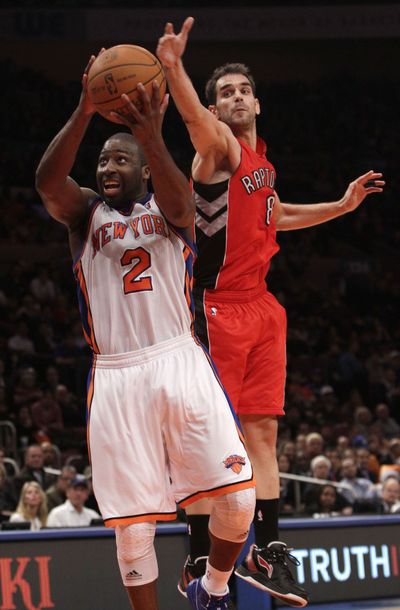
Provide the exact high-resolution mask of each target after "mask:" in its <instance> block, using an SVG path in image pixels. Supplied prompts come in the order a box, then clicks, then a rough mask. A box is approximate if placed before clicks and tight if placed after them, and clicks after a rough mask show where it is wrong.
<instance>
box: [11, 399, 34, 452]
mask: <svg viewBox="0 0 400 610" xmlns="http://www.w3.org/2000/svg"><path fill="white" fill-rule="evenodd" d="M15 428H16V431H17V436H18V440H19V444H20V447H21V449H23V450H24V449H26V447H27V446H28V445H33V444H35V443H36V442H37V436H36V432H37V430H36V428H35V425H34V423H33V419H32V414H31V410H30V408H29V407H28V406H22V407H21V408H20V409H19V411H18V413H17V416H16V418H15Z"/></svg>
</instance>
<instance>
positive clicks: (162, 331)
mask: <svg viewBox="0 0 400 610" xmlns="http://www.w3.org/2000/svg"><path fill="white" fill-rule="evenodd" d="M194 256H195V255H194V244H193V243H191V242H189V241H188V240H187V238H185V235H184V231H183V230H181V229H177V228H175V227H172V226H171V225H170V224H168V222H167V220H166V219H165V217H164V216H163V214H162V212H161V210H160V209H159V208H158V206H157V204H156V202H155V198H154V195H152V194H150V193H149V194H148V195H147V196H146V197H145V198H143V199H142V200H140V201H139V202H135V203H133V204H132V205H131V206H130V208H129V210H127V211H125V210H124V211H121V210H120V211H118V210H115V209H114V208H112V207H110V206H108V205H107V204H106V203H105V202H104V201H102V200H101V199H96V200H95V202H94V203H93V206H92V210H91V216H90V219H89V223H88V230H87V235H86V241H85V244H84V246H83V249H82V252H81V254H80V256H79V258H78V259H77V260H76V261H75V262H74V274H75V278H76V280H77V284H78V300H79V308H80V312H81V317H82V323H83V330H84V334H85V337H86V340H87V341H88V343H89V345H90V347H91V348H92V350H93V352H94V353H95V354H110V355H111V354H121V353H126V352H132V351H135V350H138V349H143V348H145V347H149V346H151V345H155V344H156V343H160V342H162V341H167V340H168V339H172V338H174V337H178V336H180V335H183V334H185V333H187V332H191V331H192V323H193V311H194V310H193V303H192V290H191V289H192V278H193V273H192V269H193V261H194Z"/></svg>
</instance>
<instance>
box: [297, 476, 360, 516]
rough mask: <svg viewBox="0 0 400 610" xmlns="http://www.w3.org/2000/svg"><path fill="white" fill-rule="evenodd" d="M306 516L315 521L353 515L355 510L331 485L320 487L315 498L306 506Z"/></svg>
mask: <svg viewBox="0 0 400 610" xmlns="http://www.w3.org/2000/svg"><path fill="white" fill-rule="evenodd" d="M304 512H305V514H306V515H311V516H313V517H314V518H315V519H317V518H321V517H338V516H340V515H351V514H352V513H353V509H352V507H351V504H350V503H349V502H348V501H347V500H346V499H345V498H344V497H343V496H342V495H341V494H340V492H338V491H337V489H336V487H335V486H334V485H331V484H326V485H320V486H319V487H318V490H317V493H316V495H315V497H314V498H310V500H309V502H306V503H305V505H304Z"/></svg>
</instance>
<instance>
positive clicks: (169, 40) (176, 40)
mask: <svg viewBox="0 0 400 610" xmlns="http://www.w3.org/2000/svg"><path fill="white" fill-rule="evenodd" d="M193 23H194V18H193V17H187V18H186V19H185V21H184V22H183V25H182V29H181V31H180V32H179V34H175V32H174V26H173V24H172V23H170V22H168V23H167V24H166V26H165V29H164V36H161V38H160V39H159V41H158V46H157V51H156V54H157V57H158V59H159V60H160V61H161V63H162V64H163V65H164V66H165V67H166V68H173V67H174V66H175V65H176V64H177V62H178V60H179V59H180V58H181V57H182V55H183V53H184V52H185V48H186V43H187V40H188V36H189V32H190V30H191V29H192V26H193Z"/></svg>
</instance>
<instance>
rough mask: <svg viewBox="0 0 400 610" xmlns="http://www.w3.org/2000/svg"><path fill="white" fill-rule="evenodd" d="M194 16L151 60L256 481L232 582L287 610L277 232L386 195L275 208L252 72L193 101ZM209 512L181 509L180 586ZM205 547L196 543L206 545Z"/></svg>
mask: <svg viewBox="0 0 400 610" xmlns="http://www.w3.org/2000/svg"><path fill="white" fill-rule="evenodd" d="M193 21H194V20H193V18H192V17H188V18H187V19H186V21H185V22H184V24H183V27H182V30H181V32H180V33H179V34H175V33H174V29H173V25H172V24H171V23H168V24H167V25H166V27H165V32H164V35H163V36H162V37H161V38H160V40H159V43H158V49H157V55H158V57H159V59H160V60H161V62H162V64H163V66H164V68H165V70H166V75H167V80H168V84H169V90H170V92H171V94H172V97H173V99H174V101H175V103H176V106H177V108H178V110H179V112H180V114H181V116H182V118H183V120H184V122H185V124H186V126H187V128H188V131H189V134H190V137H191V140H192V143H193V145H194V147H195V150H196V155H195V158H194V160H193V165H192V177H193V187H194V192H195V199H196V208H197V209H196V212H197V214H196V237H197V246H198V258H197V262H196V266H195V272H194V273H195V297H196V301H197V302H196V322H195V323H196V330H197V333H198V335H199V337H200V338H201V340H202V341H203V342H204V343H205V345H206V346H207V347H208V349H209V351H210V354H211V357H212V358H213V360H214V362H215V363H216V366H217V369H218V371H219V374H220V376H221V380H222V382H223V384H224V386H225V388H226V390H227V392H228V395H229V397H230V399H231V401H232V403H233V406H234V408H235V410H236V412H237V413H238V415H239V419H240V422H241V425H242V429H243V432H244V436H245V440H246V446H247V450H248V452H249V455H250V457H251V460H252V463H253V466H254V469H255V473H256V480H257V488H256V492H257V500H256V510H255V518H254V530H255V539H256V545H254V546H253V547H252V548H251V549H250V552H249V555H248V556H247V557H246V559H245V560H244V562H243V564H242V565H241V566H240V567H239V568H238V569H237V570H236V574H237V575H238V576H240V577H242V578H244V579H246V580H247V581H248V582H250V583H252V584H253V585H255V586H257V587H259V588H261V589H264V590H266V591H268V592H269V593H270V594H271V595H273V596H275V597H278V598H280V599H281V600H282V601H284V602H285V603H287V604H288V605H291V606H298V607H302V606H306V605H307V603H308V595H307V592H306V591H305V590H304V589H303V588H302V587H300V586H299V585H298V584H297V583H296V581H295V580H294V578H293V577H292V575H291V572H290V570H289V567H288V559H289V560H290V559H291V556H290V554H289V553H288V548H287V546H286V544H285V543H283V542H281V541H280V540H279V533H278V502H279V473H278V465H277V459H276V440H277V428H278V424H277V416H280V415H283V405H284V384H285V369H286V353H285V346H286V316H285V311H284V309H283V307H282V306H281V305H280V304H279V303H278V302H277V300H276V299H275V298H274V297H273V295H272V294H271V293H270V292H268V290H267V288H266V284H265V278H266V275H267V273H268V268H269V264H270V260H271V257H272V256H273V255H274V254H275V253H276V252H277V250H278V245H277V243H276V231H277V230H279V231H285V230H286V231H287V230H291V229H301V228H305V227H310V226H312V225H317V224H320V223H323V222H326V221H328V220H332V219H333V218H337V217H338V216H341V215H343V214H346V213H347V212H351V211H353V210H355V209H356V208H357V207H358V206H359V205H360V204H361V202H362V201H363V200H364V199H365V197H366V196H367V195H369V194H371V193H378V192H381V191H382V187H383V185H384V182H383V180H381V177H382V175H381V174H380V173H376V172H374V171H369V172H367V173H366V174H364V175H363V176H360V177H359V178H357V179H356V180H354V182H352V183H351V184H350V185H349V186H348V188H347V190H346V192H345V194H344V195H343V197H342V198H341V199H340V200H338V201H335V202H331V203H318V204H311V205H295V204H285V203H282V202H281V201H280V199H279V197H278V194H277V193H276V191H275V189H274V183H275V169H274V167H273V166H272V164H271V163H270V162H269V161H268V160H267V158H266V156H265V153H266V146H265V143H264V142H263V140H262V139H261V138H260V137H258V136H257V130H256V117H257V115H258V114H259V113H260V105H259V102H258V100H257V98H256V97H255V84H254V80H253V78H252V76H251V74H250V72H249V69H248V68H247V66H245V65H243V64H226V65H224V66H221V67H219V68H217V69H216V70H215V71H214V73H213V75H212V76H211V78H210V80H209V81H208V83H207V86H206V96H207V100H208V102H209V107H208V109H206V108H205V107H204V106H203V105H202V104H201V102H200V100H199V98H198V95H197V93H196V91H195V90H194V88H193V85H192V83H191V81H190V79H189V77H188V75H187V73H186V72H185V69H184V67H183V64H182V59H181V58H182V55H183V53H184V50H185V47H186V43H187V38H188V34H189V31H190V29H191V27H192V25H193ZM206 513H207V504H206V503H204V502H203V504H198V505H197V506H195V505H192V506H191V507H190V509H189V510H188V511H187V515H188V524H189V533H190V556H189V557H188V560H187V562H186V564H185V567H184V571H183V576H182V579H181V581H180V583H179V585H178V588H179V589H180V591H181V592H182V593H183V594H184V593H185V587H186V586H187V584H188V582H190V580H191V579H192V578H193V577H197V576H198V575H199V573H201V571H202V569H203V567H204V561H205V559H204V556H206V555H207V547H206V546H205V545H206V544H207V532H206V516H205V515H206ZM202 540H203V542H201V541H202Z"/></svg>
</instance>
